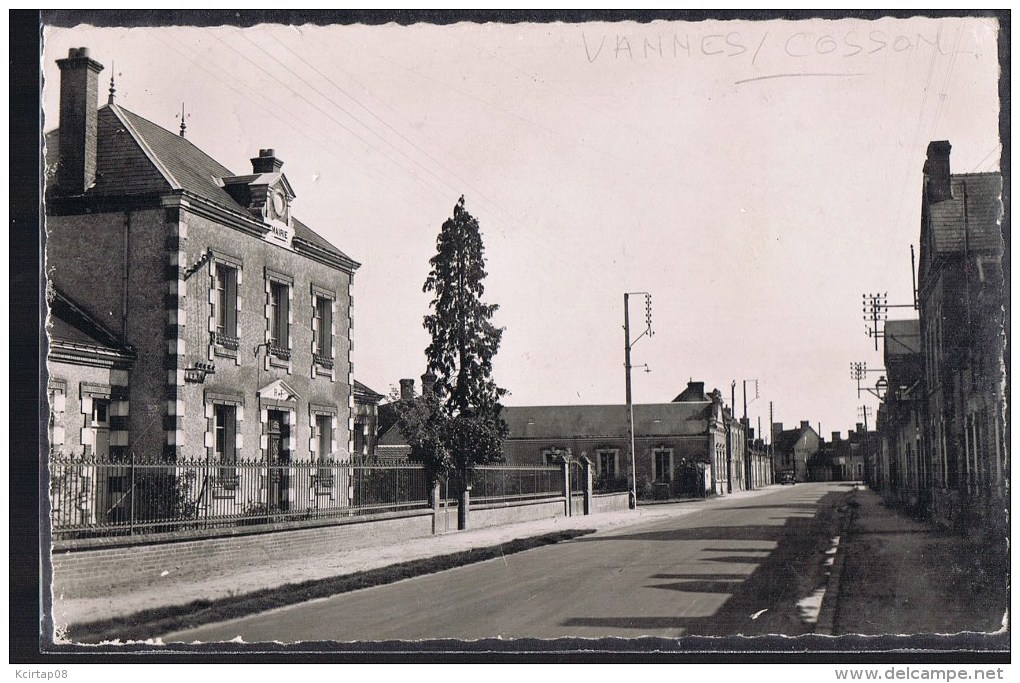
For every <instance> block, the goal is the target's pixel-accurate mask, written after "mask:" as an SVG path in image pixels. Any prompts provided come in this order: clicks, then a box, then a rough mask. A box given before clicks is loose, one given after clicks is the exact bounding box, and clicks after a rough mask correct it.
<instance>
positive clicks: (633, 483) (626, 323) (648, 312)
mask: <svg viewBox="0 0 1020 683" xmlns="http://www.w3.org/2000/svg"><path fill="white" fill-rule="evenodd" d="M631 294H644V295H645V323H646V327H645V331H644V332H642V333H641V334H640V335H638V338H637V339H635V340H634V341H631V340H630V295H631ZM646 334H647V335H648V336H649V337H651V336H652V334H654V333H653V332H652V295H651V294H649V293H648V292H624V295H623V349H624V356H623V358H624V360H623V365H624V368H626V371H627V384H626V394H627V440H628V442H629V443H630V507H631V508H636V507H637V460H636V458H635V457H634V399H633V394H632V392H631V382H630V370H631V368H632V367H633V366H632V365H631V363H630V350H631V348H632V347H633V346H634V344H636V343H637V342H638V340H640V339H641V337H643V336H645V335H646ZM645 372H650V371H649V369H648V366H647V365H645Z"/></svg>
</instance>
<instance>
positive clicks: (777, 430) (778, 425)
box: [772, 422, 783, 436]
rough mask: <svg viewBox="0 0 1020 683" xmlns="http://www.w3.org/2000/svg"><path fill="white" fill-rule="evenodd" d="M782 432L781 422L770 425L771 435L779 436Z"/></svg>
mask: <svg viewBox="0 0 1020 683" xmlns="http://www.w3.org/2000/svg"><path fill="white" fill-rule="evenodd" d="M782 431H783V423H782V422H773V423H772V433H773V434H775V435H776V436H779V434H780V433H782Z"/></svg>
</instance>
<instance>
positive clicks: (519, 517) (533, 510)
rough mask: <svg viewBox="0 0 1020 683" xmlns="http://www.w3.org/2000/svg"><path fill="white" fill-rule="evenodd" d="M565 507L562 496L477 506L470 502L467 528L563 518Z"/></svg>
mask: <svg viewBox="0 0 1020 683" xmlns="http://www.w3.org/2000/svg"><path fill="white" fill-rule="evenodd" d="M565 507H566V506H565V504H564V501H563V497H562V496H561V497H558V498H542V499H541V500H536V501H529V502H520V501H513V502H507V503H489V504H478V505H476V504H475V503H474V502H473V501H472V503H471V510H470V512H469V513H468V528H469V529H481V528H483V527H489V526H499V525H501V524H516V523H518V522H530V521H532V520H536V519H550V518H552V517H563V516H564V515H565V514H566V509H565Z"/></svg>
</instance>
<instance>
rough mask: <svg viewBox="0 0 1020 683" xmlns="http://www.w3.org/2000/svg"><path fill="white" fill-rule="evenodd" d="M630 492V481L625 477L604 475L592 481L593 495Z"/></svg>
mask: <svg viewBox="0 0 1020 683" xmlns="http://www.w3.org/2000/svg"><path fill="white" fill-rule="evenodd" d="M627 491H630V480H629V479H628V478H627V477H614V476H610V475H608V474H607V475H605V476H601V477H595V478H594V479H593V480H592V492H593V493H626V492H627Z"/></svg>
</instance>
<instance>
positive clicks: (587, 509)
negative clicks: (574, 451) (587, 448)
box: [581, 453, 593, 515]
mask: <svg viewBox="0 0 1020 683" xmlns="http://www.w3.org/2000/svg"><path fill="white" fill-rule="evenodd" d="M592 464H593V463H592V461H591V459H590V458H589V457H588V456H587V454H585V453H581V467H582V468H583V472H584V474H583V475H581V476H583V477H584V514H585V515H590V514H591V513H592V505H591V496H592V471H591V466H592Z"/></svg>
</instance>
